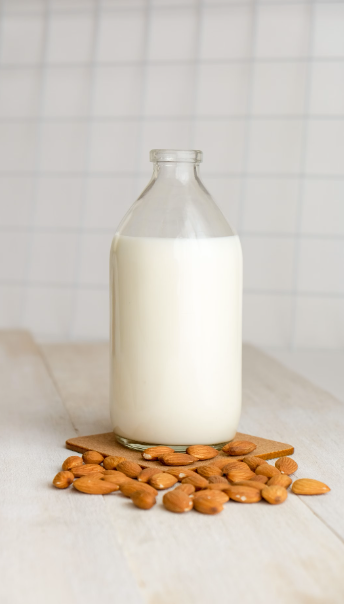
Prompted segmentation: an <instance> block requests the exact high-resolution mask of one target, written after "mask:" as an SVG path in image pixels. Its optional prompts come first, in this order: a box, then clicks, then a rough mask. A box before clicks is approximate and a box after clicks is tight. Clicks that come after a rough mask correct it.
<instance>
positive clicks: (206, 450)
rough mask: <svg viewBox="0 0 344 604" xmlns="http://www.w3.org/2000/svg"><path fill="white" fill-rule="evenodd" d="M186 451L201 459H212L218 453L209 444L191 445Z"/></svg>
mask: <svg viewBox="0 0 344 604" xmlns="http://www.w3.org/2000/svg"><path fill="white" fill-rule="evenodd" d="M186 452H187V453H188V454H189V455H193V457H196V459H199V460H201V461H205V460H206V459H213V457H216V456H217V455H218V454H219V452H218V451H216V449H214V447H210V446H209V445H191V446H190V447H188V448H187V449H186Z"/></svg>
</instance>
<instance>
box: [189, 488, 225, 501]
mask: <svg viewBox="0 0 344 604" xmlns="http://www.w3.org/2000/svg"><path fill="white" fill-rule="evenodd" d="M200 497H206V498H207V499H213V500H214V501H219V502H220V503H226V502H227V501H229V497H228V495H227V493H225V492H224V491H218V490H211V489H202V491H196V493H195V494H194V496H193V499H194V501H196V499H199V498H200Z"/></svg>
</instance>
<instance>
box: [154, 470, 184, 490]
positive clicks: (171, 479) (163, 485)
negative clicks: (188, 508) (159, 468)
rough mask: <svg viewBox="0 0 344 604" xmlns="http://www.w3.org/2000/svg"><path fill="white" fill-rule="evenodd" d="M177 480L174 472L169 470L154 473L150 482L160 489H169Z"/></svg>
mask: <svg viewBox="0 0 344 604" xmlns="http://www.w3.org/2000/svg"><path fill="white" fill-rule="evenodd" d="M176 482H178V478H176V477H175V476H172V474H168V473H167V472H160V474H154V476H151V478H150V479H149V484H150V485H151V486H152V487H153V488H154V489H158V491H164V490H165V489H169V488H170V487H173V486H174V485H175V484H176Z"/></svg>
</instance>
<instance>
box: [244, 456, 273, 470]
mask: <svg viewBox="0 0 344 604" xmlns="http://www.w3.org/2000/svg"><path fill="white" fill-rule="evenodd" d="M242 461H243V462H244V463H246V464H247V465H248V467H249V468H250V470H252V472H254V471H255V469H256V468H258V466H261V465H262V464H263V463H267V462H266V460H265V459H261V458H260V457H255V456H254V455H252V457H244V459H243V460H242Z"/></svg>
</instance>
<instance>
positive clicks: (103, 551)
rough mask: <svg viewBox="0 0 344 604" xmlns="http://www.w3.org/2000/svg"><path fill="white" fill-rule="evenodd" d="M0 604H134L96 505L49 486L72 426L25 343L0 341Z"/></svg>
mask: <svg viewBox="0 0 344 604" xmlns="http://www.w3.org/2000/svg"><path fill="white" fill-rule="evenodd" d="M0 391H1V403H0V405H1V418H2V419H1V424H0V443H1V447H0V455H1V468H2V472H1V474H2V481H3V482H2V485H3V486H2V488H1V490H0V503H1V515H0V534H1V554H0V559H1V582H0V600H1V602H4V603H6V604H7V603H11V604H17V603H18V604H22V603H23V602H26V603H27V604H47V603H48V602H49V604H55V603H56V604H61V602H64V603H66V604H68V603H71V604H72V603H73V604H79V603H80V604H85V603H90V604H94V602H97V601H101V600H104V601H108V600H112V601H121V602H129V603H133V604H134V603H135V604H137V603H139V602H141V601H142V600H141V596H140V595H139V592H138V590H137V587H136V584H135V581H134V580H133V577H132V575H131V573H130V571H129V569H128V567H127V565H126V562H125V558H124V557H123V555H122V553H121V548H120V545H119V543H118V541H117V538H116V536H115V532H114V530H113V528H112V527H111V524H110V523H109V517H108V513H107V511H106V508H105V506H104V498H103V497H90V498H88V497H82V496H79V495H80V494H79V493H77V492H76V491H74V490H72V489H70V490H68V492H67V491H58V490H57V489H55V488H54V487H52V485H51V480H52V478H53V476H54V475H55V474H56V472H57V471H58V470H59V469H60V467H61V463H62V461H63V460H64V459H65V457H66V452H65V450H64V449H63V448H62V447H61V444H62V443H63V441H64V439H65V437H66V434H69V433H70V431H72V432H73V426H72V424H71V421H70V418H69V416H68V413H67V411H66V408H65V407H64V405H63V403H62V401H61V399H60V397H59V395H58V393H57V392H56V389H55V386H54V384H53V383H52V381H51V378H50V376H49V375H48V373H47V370H46V367H45V364H44V362H43V360H42V357H41V355H40V352H39V350H38V348H37V347H36V345H35V344H34V342H33V340H32V338H31V337H30V336H29V335H28V334H25V333H23V332H17V333H13V332H12V333H10V332H9V333H4V332H3V333H1V335H0Z"/></svg>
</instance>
